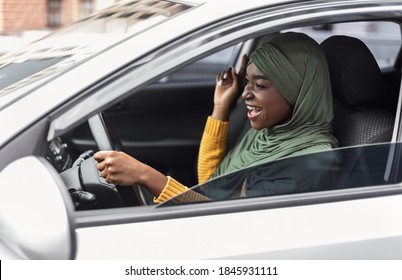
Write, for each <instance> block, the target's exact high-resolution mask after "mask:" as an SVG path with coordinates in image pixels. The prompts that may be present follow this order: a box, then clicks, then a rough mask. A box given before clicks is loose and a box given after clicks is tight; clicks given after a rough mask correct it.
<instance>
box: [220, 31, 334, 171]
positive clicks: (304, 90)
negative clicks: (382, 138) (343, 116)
mask: <svg viewBox="0 0 402 280" xmlns="http://www.w3.org/2000/svg"><path fill="white" fill-rule="evenodd" d="M250 63H254V64H255V66H256V67H257V68H258V69H259V70H260V71H261V72H262V73H263V74H264V75H265V76H266V77H267V78H268V79H269V80H270V81H271V82H272V84H273V85H274V86H275V88H276V89H277V90H278V91H279V93H280V94H281V95H282V96H283V97H284V98H285V99H286V100H287V101H289V103H291V104H292V105H293V106H294V110H293V115H292V117H291V119H290V121H289V122H287V123H285V124H281V125H276V126H273V127H271V128H264V129H261V130H256V129H253V128H251V129H250V130H249V131H248V132H247V134H246V135H245V136H244V138H243V139H242V141H241V142H240V143H239V144H238V145H237V146H236V147H235V148H234V149H232V150H231V151H230V152H229V153H228V154H227V155H226V157H225V158H224V159H223V160H222V162H221V163H220V164H219V166H218V168H217V170H216V171H215V173H214V175H213V177H216V176H219V175H221V174H226V173H229V172H232V171H235V170H239V169H241V168H245V167H249V166H253V165H257V164H261V163H264V162H267V161H271V160H276V159H280V158H283V157H288V156H294V155H301V154H306V153H311V152H317V151H322V150H327V149H331V148H333V147H336V146H337V140H336V138H335V137H334V136H333V134H332V119H333V110H332V92H331V83H330V77H329V71H328V66H327V62H326V58H325V55H324V53H323V52H322V50H321V49H320V46H319V45H318V44H317V43H316V42H315V41H314V40H313V39H311V38H310V37H308V36H307V35H305V34H302V33H295V32H288V33H283V34H280V35H278V36H276V37H274V38H272V39H271V40H269V41H267V42H264V43H263V44H262V45H261V46H260V47H258V48H257V49H256V50H255V52H254V53H253V54H252V55H251V56H250Z"/></svg>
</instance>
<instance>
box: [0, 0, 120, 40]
mask: <svg viewBox="0 0 402 280" xmlns="http://www.w3.org/2000/svg"><path fill="white" fill-rule="evenodd" d="M118 1H119V0H0V34H2V35H17V36H18V35H20V34H21V33H22V32H25V31H27V30H51V29H54V28H57V27H60V26H62V25H65V24H68V23H70V22H72V21H75V20H77V19H80V18H82V17H84V16H87V15H89V14H91V13H92V12H94V11H96V10H99V9H102V8H104V7H106V6H109V5H111V4H113V3H116V2H118Z"/></svg>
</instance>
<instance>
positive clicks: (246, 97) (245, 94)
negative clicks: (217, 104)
mask: <svg viewBox="0 0 402 280" xmlns="http://www.w3.org/2000/svg"><path fill="white" fill-rule="evenodd" d="M253 97H254V95H253V93H252V92H251V91H250V90H249V89H248V86H246V87H245V88H244V90H243V93H242V94H241V98H243V100H250V99H252V98H253Z"/></svg>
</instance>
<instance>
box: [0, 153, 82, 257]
mask: <svg viewBox="0 0 402 280" xmlns="http://www.w3.org/2000/svg"><path fill="white" fill-rule="evenodd" d="M73 213H74V208H73V204H72V201H71V198H70V196H69V194H68V191H67V189H66V187H65V186H64V183H63V181H62V180H61V179H60V177H59V175H58V174H57V171H56V170H55V169H54V168H53V166H52V165H51V164H50V163H49V162H48V161H47V160H45V159H44V158H38V157H33V156H30V157H25V158H21V159H18V160H16V161H14V162H12V163H11V164H9V165H8V166H7V167H5V168H4V169H3V170H2V171H1V172H0V242H3V243H4V244H5V245H6V246H7V247H8V249H10V251H11V252H12V253H13V254H14V255H16V256H18V257H19V258H22V259H73V258H74V257H75V251H76V238H75V226H74V221H73V218H72V216H73Z"/></svg>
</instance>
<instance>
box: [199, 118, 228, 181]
mask: <svg viewBox="0 0 402 280" xmlns="http://www.w3.org/2000/svg"><path fill="white" fill-rule="evenodd" d="M228 131H229V122H223V121H219V120H216V119H213V118H211V117H208V120H207V123H206V125H205V129H204V133H203V135H202V139H201V144H200V150H199V154H198V166H197V168H198V183H199V184H202V183H204V182H206V181H208V179H209V178H210V177H211V175H212V174H213V173H214V171H215V169H216V168H217V166H218V165H219V163H220V162H221V161H222V159H223V157H224V156H225V154H226V146H227V137H228Z"/></svg>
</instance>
